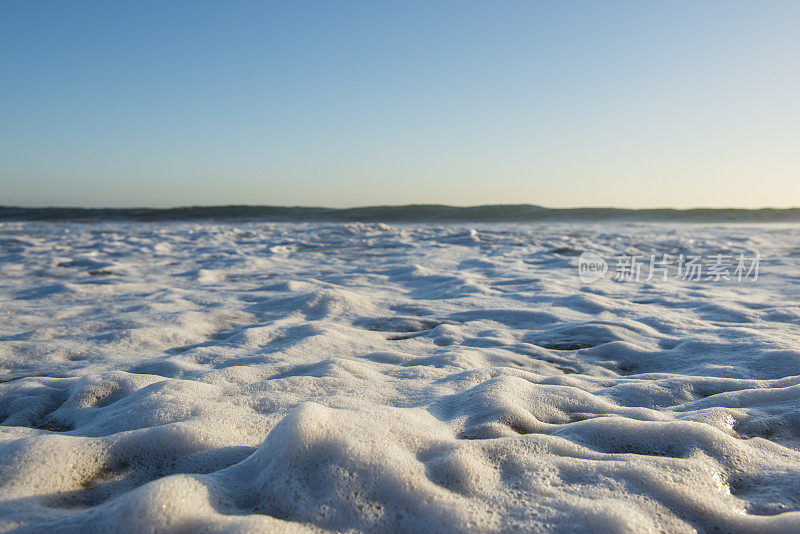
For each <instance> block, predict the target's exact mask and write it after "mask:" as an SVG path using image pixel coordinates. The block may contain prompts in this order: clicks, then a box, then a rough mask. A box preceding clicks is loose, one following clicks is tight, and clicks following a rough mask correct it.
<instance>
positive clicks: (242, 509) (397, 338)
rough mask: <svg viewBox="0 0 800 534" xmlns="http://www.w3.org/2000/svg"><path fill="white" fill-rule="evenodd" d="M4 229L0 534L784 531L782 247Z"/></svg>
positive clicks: (791, 251)
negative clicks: (678, 275) (604, 272)
mask: <svg viewBox="0 0 800 534" xmlns="http://www.w3.org/2000/svg"><path fill="white" fill-rule="evenodd" d="M2 230H3V233H2V235H0V247H2V248H1V249H0V250H2V256H0V272H1V273H2V277H0V302H2V312H0V313H2V318H3V320H2V321H0V373H2V374H0V380H3V382H1V383H0V421H2V424H1V425H0V529H2V530H9V529H12V528H15V527H21V528H23V529H29V530H31V531H40V530H43V529H50V530H54V531H98V532H109V531H143V530H188V531H192V530H198V529H201V528H205V529H207V530H212V531H263V530H277V531H281V530H284V531H296V530H316V529H326V530H361V531H375V530H379V529H380V530H400V531H423V530H430V531H436V532H439V531H454V532H456V531H463V530H468V529H473V530H478V531H508V530H515V529H523V530H530V531H547V530H555V531H567V530H570V529H575V530H592V531H615V532H626V531H629V532H646V531H676V532H680V531H687V532H689V531H696V530H701V531H710V530H714V529H720V530H722V531H752V532H756V531H764V530H772V531H784V532H795V531H797V530H798V529H800V452H798V451H800V415H798V413H800V410H798V408H799V407H800V352H798V346H800V345H798V340H800V326H799V325H800V321H799V319H800V306H799V305H798V304H797V302H796V300H795V299H794V295H797V294H798V289H800V287H799V286H800V278H798V277H797V274H796V267H797V265H798V259H799V258H800V249H798V248H797V245H796V243H797V240H798V237H799V236H800V229H799V228H798V227H795V226H772V227H767V226H762V227H758V226H729V227H710V226H696V225H678V224H675V225H673V226H671V227H669V228H666V229H665V228H664V225H648V224H634V225H628V226H617V227H613V226H605V227H587V226H585V225H584V226H581V225H569V224H555V223H550V224H538V225H510V224H509V225H491V226H476V227H471V228H463V227H459V226H441V225H439V226H434V225H422V226H401V227H392V226H387V225H383V224H381V225H372V224H346V225H337V224H292V225H284V224H272V223H270V224H256V223H248V224H240V225H237V226H234V225H230V224H211V223H191V224H190V223H157V224H156V223H154V224H134V223H107V224H85V225H84V224H79V223H69V224H55V223H52V224H46V223H18V224H17V223H5V224H3V226H2ZM754 247H757V248H758V249H759V250H760V252H761V254H762V255H764V257H765V260H764V264H763V265H762V267H761V269H762V274H761V276H760V278H759V280H758V281H756V282H752V281H750V282H747V283H741V284H737V283H719V284H714V283H710V282H685V281H676V280H669V281H667V282H658V283H656V282H646V283H634V282H629V283H623V282H615V281H613V280H609V279H608V278H609V277H607V278H606V279H605V280H600V281H597V282H595V283H593V284H591V285H581V284H580V281H579V279H578V275H577V267H576V266H577V257H578V256H579V255H580V252H581V251H582V250H591V251H593V252H596V253H598V254H600V255H603V256H604V257H606V258H609V257H611V256H613V255H614V254H622V253H641V254H651V253H655V254H662V253H665V252H666V253H676V251H681V252H683V253H684V254H701V255H710V254H716V253H720V252H722V253H731V254H737V253H738V252H740V251H748V252H749V251H750V250H752V248H754Z"/></svg>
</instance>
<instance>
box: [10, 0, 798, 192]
mask: <svg viewBox="0 0 800 534" xmlns="http://www.w3.org/2000/svg"><path fill="white" fill-rule="evenodd" d="M799 28H800V2H797V1H785V2H779V1H756V0H753V1H750V2H739V1H728V0H726V1H716V2H715V1H708V2H706V1H697V0H692V1H669V2H667V1H663V2H650V1H640V0H632V1H628V2H619V1H596V2H581V1H550V2H533V1H530V2H515V1H502V2H489V1H488V0H487V1H485V2H469V1H458V2H443V1H438V0H426V1H419V2H411V1H403V2H388V1H364V2H346V1H316V2H302V1H291V2H290V1H286V2H267V1H253V2H245V1H219V2H205V1H198V0H195V1H186V2H180V1H175V0H170V1H146V0H130V1H127V2H117V1H111V0H96V1H92V2H81V1H70V2H64V1H53V2H45V1H37V0H0V204H5V205H27V206H41V205H62V206H64V205H69V206H172V205H189V204H230V203H243V204H280V205H322V206H354V205H375V204H405V203H445V204H454V205H467V204H485V203H532V204H540V205H545V206H554V207H567V206H623V207H662V206H673V207H697V206H740V207H762V206H776V207H784V206H798V205H800V30H799Z"/></svg>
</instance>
